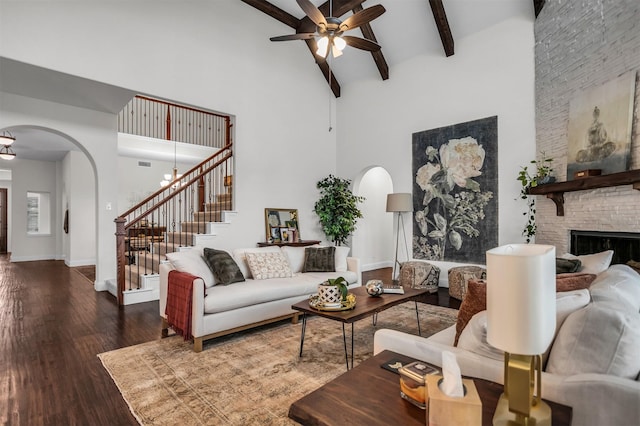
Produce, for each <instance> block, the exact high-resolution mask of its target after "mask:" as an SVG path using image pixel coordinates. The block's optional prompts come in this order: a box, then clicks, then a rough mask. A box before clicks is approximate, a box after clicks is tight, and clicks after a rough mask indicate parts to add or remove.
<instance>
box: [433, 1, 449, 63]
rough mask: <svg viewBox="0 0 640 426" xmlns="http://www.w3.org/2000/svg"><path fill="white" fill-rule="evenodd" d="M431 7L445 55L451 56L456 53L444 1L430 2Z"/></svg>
mask: <svg viewBox="0 0 640 426" xmlns="http://www.w3.org/2000/svg"><path fill="white" fill-rule="evenodd" d="M429 5H431V12H432V13H433V18H434V19H435V21H436V26H437V27H438V32H439V33H440V40H442V47H444V53H445V55H447V56H451V55H453V53H454V50H453V36H452V35H451V28H450V27H449V21H448V20H447V14H446V12H445V11H444V6H443V5H442V0H429Z"/></svg>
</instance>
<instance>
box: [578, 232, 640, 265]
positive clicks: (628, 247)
mask: <svg viewBox="0 0 640 426" xmlns="http://www.w3.org/2000/svg"><path fill="white" fill-rule="evenodd" d="M605 250H613V260H612V261H611V264H619V263H622V264H625V263H627V262H628V261H630V260H635V261H640V233H637V232H606V231H575V230H572V231H571V253H572V254H575V255H582V254H593V253H599V252H601V251H605Z"/></svg>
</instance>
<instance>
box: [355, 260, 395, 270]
mask: <svg viewBox="0 0 640 426" xmlns="http://www.w3.org/2000/svg"><path fill="white" fill-rule="evenodd" d="M382 268H393V262H391V261H385V262H375V263H367V264H366V265H362V270H363V271H373V270H374V269H382Z"/></svg>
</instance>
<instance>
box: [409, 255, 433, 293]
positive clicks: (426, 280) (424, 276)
mask: <svg viewBox="0 0 640 426" xmlns="http://www.w3.org/2000/svg"><path fill="white" fill-rule="evenodd" d="M439 279H440V268H438V267H437V266H435V265H432V264H431V263H428V262H421V261H413V260H410V261H408V262H404V263H403V264H402V266H401V267H400V285H402V286H409V287H411V288H425V289H427V290H428V291H429V293H436V292H437V291H438V280H439Z"/></svg>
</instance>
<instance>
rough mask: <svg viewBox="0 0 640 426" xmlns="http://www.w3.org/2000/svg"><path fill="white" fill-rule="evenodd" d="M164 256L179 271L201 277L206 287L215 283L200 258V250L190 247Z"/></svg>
mask: <svg viewBox="0 0 640 426" xmlns="http://www.w3.org/2000/svg"><path fill="white" fill-rule="evenodd" d="M165 256H166V258H167V259H168V260H169V262H171V265H173V267H174V268H175V269H176V270H177V271H179V272H188V273H189V274H191V275H195V276H196V277H200V278H202V281H204V285H205V287H207V288H210V287H213V286H214V285H216V283H217V282H216V279H215V277H214V276H213V273H212V272H211V269H209V267H208V266H207V264H206V263H205V261H204V259H203V258H202V250H201V249H198V248H191V249H188V250H182V251H175V252H172V253H167V254H166V255H165Z"/></svg>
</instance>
